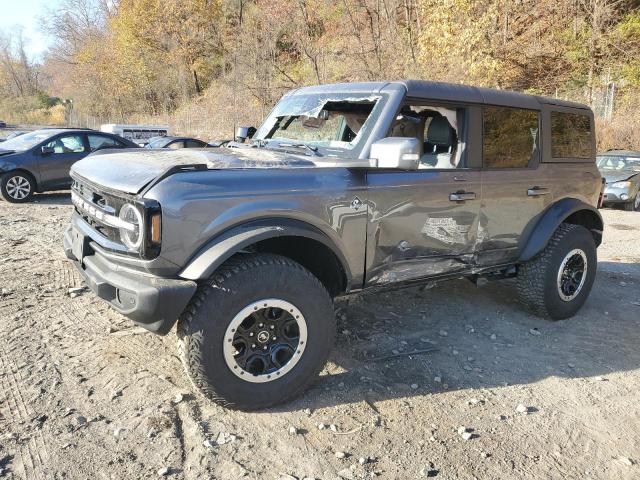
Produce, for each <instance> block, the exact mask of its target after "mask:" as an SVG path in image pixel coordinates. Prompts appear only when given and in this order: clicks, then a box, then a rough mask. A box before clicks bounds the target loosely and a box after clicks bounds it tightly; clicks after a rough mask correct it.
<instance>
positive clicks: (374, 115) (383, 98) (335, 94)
mask: <svg viewBox="0 0 640 480" xmlns="http://www.w3.org/2000/svg"><path fill="white" fill-rule="evenodd" d="M300 97H318V101H317V103H316V105H317V107H316V108H313V109H311V110H309V111H308V113H309V114H310V115H309V116H316V115H318V114H319V112H320V111H321V110H322V107H323V106H324V105H325V104H326V103H327V102H344V101H349V100H351V101H354V102H355V101H373V102H375V103H374V105H373V108H372V110H371V113H370V114H369V116H368V117H367V120H366V121H365V122H364V124H363V125H362V128H360V130H359V132H358V133H357V135H356V137H355V138H354V140H353V142H350V143H351V145H353V146H352V148H346V147H345V146H340V145H322V144H321V142H320V141H318V142H314V141H304V140H301V139H295V138H288V137H283V136H278V137H277V138H265V137H266V136H267V135H268V134H269V133H270V132H271V130H272V129H273V127H274V126H275V124H276V122H277V120H278V118H279V117H287V116H291V114H289V115H287V114H286V113H285V112H286V110H285V112H283V108H284V107H285V105H284V104H286V103H289V102H291V101H292V100H298V99H300ZM388 101H389V95H388V94H387V93H384V92H380V91H377V92H372V91H352V90H346V91H344V90H338V91H332V92H322V93H320V92H305V91H300V92H294V93H290V94H287V95H285V96H284V97H282V99H281V100H280V101H279V102H278V103H277V104H276V106H275V107H274V108H273V109H272V110H271V112H269V115H267V117H266V118H265V120H264V121H263V122H262V124H261V125H260V127H259V128H258V130H257V131H256V133H255V135H254V136H253V137H252V139H251V140H252V144H253V145H254V146H256V147H264V148H278V145H279V144H283V147H282V149H286V150H289V151H291V149H292V148H295V147H291V146H290V145H289V144H301V145H302V144H304V145H306V146H307V147H310V149H313V150H315V152H316V154H317V155H318V156H321V157H329V158H349V159H351V158H354V159H355V158H359V157H360V154H361V152H362V150H363V148H364V147H365V146H366V144H367V139H368V137H369V136H370V135H371V133H372V131H373V130H374V128H375V126H376V124H377V123H378V120H379V118H380V116H381V114H382V113H383V112H384V109H385V106H386V105H387V103H388ZM283 113H285V114H284V115H283ZM300 115H303V113H295V114H293V116H300ZM284 144H287V146H286V147H285V146H284ZM299 150H300V152H301V153H302V154H307V155H312V153H311V152H310V151H309V149H308V148H305V147H301V148H300V149H299Z"/></svg>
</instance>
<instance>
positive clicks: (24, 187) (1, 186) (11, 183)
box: [0, 171, 36, 203]
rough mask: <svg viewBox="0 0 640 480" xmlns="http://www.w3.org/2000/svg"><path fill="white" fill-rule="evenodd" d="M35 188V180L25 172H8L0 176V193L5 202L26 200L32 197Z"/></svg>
mask: <svg viewBox="0 0 640 480" xmlns="http://www.w3.org/2000/svg"><path fill="white" fill-rule="evenodd" d="M35 189H36V182H35V180H34V179H33V177H32V176H31V175H30V174H29V173H27V172H21V171H15V172H9V173H5V174H4V175H2V177H0V194H2V198H4V199H5V200H6V201H7V202H11V203H24V202H28V201H29V200H31V198H32V197H33V194H34V192H35Z"/></svg>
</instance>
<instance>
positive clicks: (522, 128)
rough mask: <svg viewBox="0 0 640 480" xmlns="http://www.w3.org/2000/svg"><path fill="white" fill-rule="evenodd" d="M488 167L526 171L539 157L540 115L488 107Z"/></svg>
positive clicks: (485, 160) (485, 137)
mask: <svg viewBox="0 0 640 480" xmlns="http://www.w3.org/2000/svg"><path fill="white" fill-rule="evenodd" d="M482 119H483V145H482V154H483V164H484V167H485V168H526V167H527V166H528V165H529V162H530V161H531V160H532V159H535V158H537V156H538V112H536V111H534V110H525V109H522V108H507V107H485V108H484V109H483V113H482Z"/></svg>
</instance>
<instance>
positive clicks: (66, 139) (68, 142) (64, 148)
mask: <svg viewBox="0 0 640 480" xmlns="http://www.w3.org/2000/svg"><path fill="white" fill-rule="evenodd" d="M47 147H51V148H53V152H54V153H81V152H84V143H83V142H82V137H81V136H80V135H65V136H63V137H58V138H56V139H55V140H52V141H51V142H49V143H47Z"/></svg>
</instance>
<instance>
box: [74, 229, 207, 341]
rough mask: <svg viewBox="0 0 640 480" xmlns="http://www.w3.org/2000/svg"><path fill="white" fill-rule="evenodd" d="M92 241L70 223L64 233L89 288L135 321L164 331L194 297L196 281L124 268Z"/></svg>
mask: <svg viewBox="0 0 640 480" xmlns="http://www.w3.org/2000/svg"><path fill="white" fill-rule="evenodd" d="M91 243H92V242H91V239H90V238H89V237H86V236H85V235H83V234H82V233H81V232H79V231H78V230H76V229H74V228H73V227H72V226H70V227H69V228H68V229H67V230H66V231H65V233H64V237H63V245H64V252H65V255H66V256H67V258H68V259H69V260H71V261H72V262H73V263H74V265H75V266H76V268H77V269H78V271H79V272H80V274H81V275H82V277H83V278H84V281H85V282H86V284H87V285H88V286H89V288H90V289H91V290H93V292H94V293H95V294H96V295H97V296H98V297H100V298H102V299H103V300H105V301H107V302H108V303H109V305H111V306H112V307H113V308H114V309H115V310H117V311H118V312H120V313H121V314H123V315H125V316H127V317H128V318H130V319H131V320H133V321H134V322H135V323H137V324H138V325H140V326H142V327H144V328H146V329H147V330H150V331H152V332H154V333H158V334H160V335H165V334H167V333H168V332H169V331H170V330H171V328H172V327H173V325H174V324H175V323H176V320H177V319H178V316H179V315H180V314H181V313H182V311H183V310H184V308H185V307H186V306H187V303H189V300H191V297H193V294H194V293H195V291H196V283H195V282H192V281H189V280H175V279H168V278H162V277H158V276H155V275H150V274H148V273H143V272H138V271H135V270H131V269H127V268H123V267H122V266H120V265H117V264H115V263H113V262H111V261H109V260H107V259H106V258H105V257H104V256H103V255H100V253H99V252H97V251H96V250H95V249H94V248H92V246H91ZM78 257H81V258H78Z"/></svg>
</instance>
